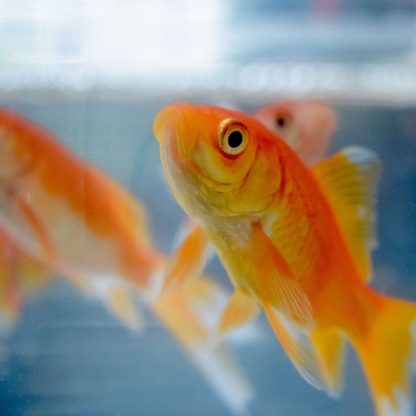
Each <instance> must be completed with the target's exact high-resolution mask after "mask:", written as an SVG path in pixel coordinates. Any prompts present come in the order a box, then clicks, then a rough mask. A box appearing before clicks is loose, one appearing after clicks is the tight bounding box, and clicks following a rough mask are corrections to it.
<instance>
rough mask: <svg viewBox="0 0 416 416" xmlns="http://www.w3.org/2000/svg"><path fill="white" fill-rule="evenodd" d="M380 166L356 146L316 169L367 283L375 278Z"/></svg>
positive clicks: (370, 154) (337, 154)
mask: <svg viewBox="0 0 416 416" xmlns="http://www.w3.org/2000/svg"><path fill="white" fill-rule="evenodd" d="M380 168H381V163H380V160H379V159H378V157H377V156H376V154H375V153H373V152H371V151H370V150H367V149H365V148H362V147H355V146H353V147H347V148H345V149H344V150H342V151H340V152H338V153H336V154H335V155H333V156H331V157H329V158H328V159H326V160H324V161H322V162H320V163H318V165H316V167H315V168H314V173H315V175H316V177H317V179H318V181H319V183H320V185H321V187H322V190H323V191H324V193H325V194H326V196H327V198H328V201H329V203H330V204H331V206H332V208H333V211H334V214H335V216H336V218H337V220H338V223H339V225H340V227H341V230H342V232H343V236H344V238H345V240H346V242H347V245H348V247H349V249H350V252H351V254H352V257H353V260H354V262H355V264H356V266H357V268H358V271H359V273H360V275H361V276H362V278H363V280H364V281H365V282H368V281H369V280H370V279H371V274H372V265H371V251H372V250H373V248H374V247H375V246H376V244H377V242H376V232H375V224H376V215H375V205H376V194H377V187H378V179H379V176H380Z"/></svg>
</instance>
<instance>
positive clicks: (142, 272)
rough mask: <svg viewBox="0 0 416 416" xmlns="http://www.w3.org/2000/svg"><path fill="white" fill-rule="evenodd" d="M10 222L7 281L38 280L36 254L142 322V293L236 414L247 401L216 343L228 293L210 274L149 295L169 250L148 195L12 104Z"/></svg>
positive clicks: (6, 169)
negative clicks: (160, 242)
mask: <svg viewBox="0 0 416 416" xmlns="http://www.w3.org/2000/svg"><path fill="white" fill-rule="evenodd" d="M0 224H1V226H2V227H4V229H5V230H6V232H7V234H8V235H9V236H10V238H11V240H10V239H8V240H5V242H7V243H9V242H10V241H13V242H14V245H13V246H12V247H13V258H12V257H10V256H9V257H7V258H6V260H7V261H6V262H5V264H4V267H3V269H1V268H0V272H1V271H4V272H5V273H6V274H5V276H6V277H7V278H6V279H3V280H4V281H5V282H6V283H7V284H9V283H8V280H7V279H9V280H10V279H11V278H13V280H12V281H13V282H19V281H20V282H22V281H26V282H27V284H29V283H30V282H31V281H32V280H34V279H37V278H38V276H37V275H36V274H34V273H30V271H29V270H28V267H29V265H28V266H25V264H26V263H25V262H28V261H29V258H33V259H34V261H35V262H36V265H38V263H39V267H40V268H41V269H40V271H39V273H41V271H42V270H43V272H45V273H46V271H49V273H50V274H51V275H52V276H53V275H56V274H57V273H59V274H61V275H63V276H64V277H66V278H67V279H69V280H71V281H72V282H74V283H75V284H76V285H77V286H78V287H79V288H80V289H81V290H82V291H84V292H86V293H88V294H90V295H93V296H96V297H99V298H102V299H103V300H104V301H105V302H106V304H107V306H108V307H109V309H110V310H111V311H112V312H113V313H114V314H115V315H116V316H117V317H119V318H120V319H121V320H122V321H123V322H124V323H125V324H126V325H128V326H129V327H131V328H135V329H137V328H138V327H139V326H140V324H141V319H142V318H141V316H140V313H139V311H138V309H137V305H136V303H135V298H136V297H137V294H139V295H140V298H141V299H143V298H145V300H146V302H145V303H147V305H148V307H149V308H150V309H151V311H152V312H154V313H155V315H156V316H157V317H158V318H159V319H160V320H161V322H162V323H163V324H164V325H165V326H166V327H167V328H168V329H169V330H170V331H171V332H172V334H173V335H174V336H175V338H176V339H177V340H178V341H179V342H180V344H181V345H182V346H183V348H184V350H185V351H186V352H187V354H188V355H189V356H190V357H191V359H192V360H193V362H194V363H195V364H196V365H197V366H198V368H199V369H200V370H201V371H202V373H203V374H204V376H205V377H206V378H207V380H208V382H209V383H210V384H211V386H212V387H213V388H214V389H215V390H216V391H217V392H218V393H219V394H220V395H221V397H222V398H223V400H224V401H225V403H226V404H227V405H228V406H229V407H230V408H231V409H232V410H233V411H235V412H236V413H240V412H242V411H243V410H244V409H245V407H246V406H247V404H248V402H249V400H250V399H251V397H252V389H251V386H250V385H249V383H248V382H247V381H246V379H245V377H244V376H243V374H242V373H241V371H240V370H239V368H238V367H237V366H236V364H235V363H234V361H233V360H232V357H231V355H230V353H229V352H228V351H227V350H226V348H225V347H219V346H213V345H209V339H210V338H211V336H210V333H211V332H212V331H211V324H210V323H209V322H208V321H207V319H206V309H207V307H209V308H211V309H212V313H214V314H215V311H220V310H221V308H222V306H223V304H224V302H223V303H221V302H220V303H218V302H214V301H215V300H216V299H217V298H221V299H224V298H225V297H226V294H225V291H224V290H223V289H222V288H221V287H220V286H219V285H218V284H216V283H215V281H214V280H212V279H210V278H208V277H204V278H203V280H201V283H199V282H198V281H195V283H192V284H190V285H189V288H187V289H186V290H184V291H183V292H181V293H169V294H166V295H164V296H161V297H154V296H148V295H149V292H150V291H151V290H153V289H152V286H154V285H155V284H156V283H157V277H158V273H159V271H160V270H162V269H163V268H164V267H165V264H166V260H167V257H166V255H165V254H163V253H161V252H159V251H157V250H155V249H154V247H153V246H152V244H151V237H150V231H149V229H148V226H147V221H146V212H145V210H144V208H143V207H142V206H141V204H140V203H139V201H137V200H136V199H135V198H133V196H131V195H130V194H129V193H128V192H127V191H126V190H124V189H123V188H122V187H121V186H119V185H118V184H117V183H116V182H114V181H112V180H111V179H110V178H109V177H108V176H106V175H105V174H104V173H103V172H101V171H99V170H98V169H97V168H95V167H93V166H92V165H91V164H88V163H86V162H84V161H82V160H81V159H79V158H77V157H76V156H75V155H74V154H73V153H71V152H70V151H69V150H68V149H67V148H65V147H64V146H62V145H61V144H60V143H59V142H58V141H57V140H56V138H55V137H54V136H53V135H52V134H50V133H48V132H46V131H45V130H44V129H42V128H40V127H38V126H37V125H35V124H34V123H32V122H30V121H28V120H25V119H24V118H23V117H21V116H19V115H17V114H15V113H13V112H11V111H8V110H6V109H1V110H0ZM0 237H1V234H0ZM0 243H1V241H0ZM0 247H1V246H0ZM1 248H3V247H1ZM19 262H20V263H19ZM15 264H16V265H17V266H18V267H15V266H14V265H15ZM0 266H1V265H0ZM42 267H43V269H42ZM183 272H184V273H186V272H187V268H186V267H185V268H184V269H183ZM155 281H156V283H155ZM0 289H1V288H0ZM134 289H137V290H134ZM6 290H8V291H9V293H10V291H11V289H10V290H9V289H6ZM1 293H2V292H1V291H0V294H1ZM7 298H8V299H9V297H7ZM0 300H1V299H0ZM227 385H229V386H233V388H234V390H233V391H231V390H230V389H226V388H225V387H224V386H227Z"/></svg>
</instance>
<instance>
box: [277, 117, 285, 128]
mask: <svg viewBox="0 0 416 416" xmlns="http://www.w3.org/2000/svg"><path fill="white" fill-rule="evenodd" d="M276 123H277V125H278V126H279V127H284V126H285V124H286V120H285V119H284V117H282V116H279V117H277V118H276Z"/></svg>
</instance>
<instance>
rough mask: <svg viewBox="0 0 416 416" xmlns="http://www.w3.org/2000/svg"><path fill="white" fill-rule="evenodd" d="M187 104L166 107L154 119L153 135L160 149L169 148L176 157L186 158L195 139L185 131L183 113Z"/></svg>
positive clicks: (190, 132) (190, 133)
mask: <svg viewBox="0 0 416 416" xmlns="http://www.w3.org/2000/svg"><path fill="white" fill-rule="evenodd" d="M188 107H189V104H186V103H176V104H171V105H168V106H166V107H164V108H162V110H160V111H159V113H158V114H157V115H156V117H155V121H154V123H153V134H154V136H155V138H156V140H157V141H158V142H159V144H160V146H161V148H163V147H164V148H171V149H172V150H173V151H174V153H175V156H176V157H179V158H186V157H188V156H189V155H190V154H191V152H192V149H193V148H194V145H195V142H196V137H195V135H194V134H192V131H185V112H186V110H187V108H188Z"/></svg>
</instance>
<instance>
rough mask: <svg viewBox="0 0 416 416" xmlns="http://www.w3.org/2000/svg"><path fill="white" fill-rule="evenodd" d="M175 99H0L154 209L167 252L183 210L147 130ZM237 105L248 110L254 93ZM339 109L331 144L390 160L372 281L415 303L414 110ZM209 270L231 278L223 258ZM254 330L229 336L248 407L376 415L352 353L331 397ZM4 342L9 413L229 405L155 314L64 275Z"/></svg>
mask: <svg viewBox="0 0 416 416" xmlns="http://www.w3.org/2000/svg"><path fill="white" fill-rule="evenodd" d="M176 98H179V97H176V96H175V97H163V98H158V99H152V100H150V99H149V100H143V99H142V100H141V99H139V98H137V99H136V100H125V101H123V100H113V101H111V100H104V99H100V97H99V95H98V94H97V95H96V96H93V97H92V98H91V99H89V100H76V99H70V98H68V97H61V98H60V97H55V98H53V99H47V100H44V99H41V100H33V99H22V98H21V96H20V97H19V98H18V99H17V98H13V96H9V97H7V98H1V97H0V104H1V105H4V106H7V107H10V108H13V109H15V110H17V111H19V112H21V113H23V114H24V115H25V116H27V117H29V118H32V119H33V120H36V121H38V122H39V123H41V124H42V125H43V126H45V127H47V128H49V129H50V130H51V131H53V132H54V133H55V134H56V135H57V136H59V137H61V138H62V139H63V140H64V141H65V142H66V143H67V144H68V146H69V147H70V148H71V149H72V150H73V151H74V152H76V153H78V154H80V155H82V156H83V157H84V158H86V159H88V160H89V161H91V162H93V163H95V164H97V165H98V166H100V167H102V168H103V169H105V170H106V171H107V172H108V173H110V174H111V175H112V176H113V177H115V178H116V179H117V180H118V181H119V182H120V183H122V184H123V185H124V186H126V187H127V188H129V189H130V190H131V191H132V192H133V193H134V194H135V195H137V196H139V197H140V199H141V200H142V201H144V203H145V205H146V207H147V208H148V209H149V212H150V213H151V214H150V215H151V225H152V231H153V235H154V240H155V244H156V246H157V247H158V248H160V249H162V250H165V251H168V250H170V249H171V247H172V239H173V236H174V233H175V231H176V229H177V227H178V225H179V223H180V222H181V220H182V219H183V218H184V215H183V213H182V211H181V209H180V208H179V207H178V206H177V204H176V202H175V201H174V200H173V198H172V197H171V195H170V194H169V191H168V189H167V186H166V185H165V183H164V180H163V177H162V174H161V170H160V163H159V156H158V146H157V143H156V141H155V140H153V139H152V133H151V128H152V120H153V117H154V115H155V114H156V112H157V110H158V109H159V108H160V107H161V106H163V105H164V104H165V103H167V102H170V101H172V100H173V99H176ZM219 98H220V97H219ZM194 99H195V100H201V97H198V96H195V97H194ZM237 104H238V105H239V106H241V107H242V108H244V109H247V110H250V109H252V108H253V102H251V101H242V102H240V103H237ZM336 109H337V111H338V114H339V119H340V123H339V129H338V131H337V133H336V136H335V138H334V141H333V146H332V150H336V149H339V148H342V147H343V146H345V145H349V144H360V145H364V146H367V147H369V148H371V149H373V150H374V151H376V152H377V153H378V154H379V155H380V157H381V159H382V161H383V175H382V180H381V188H380V193H379V205H378V218H379V220H378V221H379V222H378V235H379V243H380V245H379V248H378V250H377V251H376V252H375V255H374V261H375V276H376V278H375V281H374V287H376V288H377V289H378V290H379V291H381V292H385V293H388V294H391V295H397V296H400V297H403V298H406V299H412V300H415V299H416V280H415V275H416V261H415V256H414V253H415V252H416V238H415V235H416V121H415V120H416V111H415V110H414V109H413V108H389V107H388V106H387V107H386V106H385V107H375V106H374V107H368V106H360V107H358V106H355V105H350V106H347V105H345V104H344V105H339V104H338V105H337V106H336ZM209 268H210V270H211V271H212V272H213V273H215V275H216V276H218V277H219V278H220V279H222V281H224V282H226V278H225V275H224V272H223V271H222V269H221V267H220V265H219V264H218V262H216V261H214V262H213V263H212V264H211V265H210V267H209ZM258 328H259V329H258V332H259V334H258V337H257V338H255V339H252V340H249V341H248V342H246V343H238V342H232V343H230V347H231V349H232V350H233V352H234V353H235V355H236V357H237V358H238V360H239V362H240V363H241V365H242V367H243V368H244V370H245V371H246V373H247V374H248V376H249V378H250V380H251V381H252V383H253V385H254V386H255V388H256V390H257V396H256V399H255V400H254V401H253V403H252V405H251V406H250V411H251V413H252V414H253V415H269V414H275V415H283V416H285V415H295V416H296V415H303V414H307V415H311V416H315V415H316V416H318V415H320V416H321V415H333V416H343V415H345V416H347V415H351V414H354V413H355V414H363V415H369V414H371V402H370V398H369V395H368V392H367V388H366V384H365V381H364V378H363V375H362V372H361V369H360V366H359V364H358V362H357V359H356V358H355V356H354V354H353V353H352V351H349V353H348V357H347V361H346V385H345V391H344V394H343V395H342V397H341V398H340V399H339V400H332V399H329V398H328V397H326V396H325V394H324V393H322V392H318V391H315V390H314V389H313V388H312V387H310V386H309V385H308V384H306V383H305V382H304V381H303V380H302V379H301V377H300V376H299V375H298V373H297V372H296V371H295V370H294V369H293V367H292V365H291V364H290V363H289V361H288V359H287V358H286V357H285V355H284V353H283V351H282V350H281V348H280V346H279V344H278V342H277V341H276V340H275V339H274V336H273V335H272V333H271V330H270V329H269V328H268V326H267V324H266V323H265V321H264V319H263V318H262V317H261V318H260V319H258ZM4 346H5V348H6V351H5V352H4V357H5V358H4V362H3V363H2V367H1V371H2V375H1V379H0V392H1V393H0V409H1V412H0V414H2V415H3V414H5V415H168V414H169V415H171V414H178V415H194V414H195V413H196V412H197V413H198V414H200V415H213V414H215V415H227V414H229V411H228V409H227V408H226V407H225V406H224V405H223V403H222V402H221V401H220V400H219V399H218V398H217V396H215V394H214V393H213V392H212V390H211V389H210V388H209V386H208V385H207V384H206V383H205V382H204V380H203V378H202V377H201V376H200V374H199V373H198V371H197V370H196V369H195V368H194V367H193V366H192V365H191V364H190V363H189V362H188V361H187V359H186V357H185V356H184V354H183V353H182V351H181V350H180V348H179V347H178V346H177V344H176V343H175V342H174V341H173V340H172V338H171V337H170V335H169V334H168V333H167V332H166V330H165V329H163V327H162V326H161V324H160V323H159V322H158V321H157V320H155V319H154V318H152V317H151V316H148V328H147V330H146V332H144V333H143V334H133V333H131V332H129V331H128V330H127V329H125V328H124V327H123V326H121V324H119V323H118V321H117V320H115V319H114V318H113V317H112V316H111V315H110V314H109V313H108V312H107V311H106V309H105V308H104V307H103V306H102V305H101V304H100V302H98V301H94V300H91V299H88V298H87V297H85V296H83V295H81V294H80V293H79V292H78V291H77V290H76V289H75V288H74V287H72V286H71V285H70V284H69V283H68V282H66V281H64V280H62V279H57V280H56V281H54V282H53V283H52V284H51V285H50V286H49V287H48V288H47V289H46V290H45V291H43V292H42V293H39V294H38V295H36V296H34V297H33V298H31V299H29V301H28V302H27V303H26V304H25V305H24V310H23V314H22V318H21V321H20V323H19V324H18V326H17V327H16V329H15V331H14V332H13V333H11V334H10V336H9V338H8V339H7V340H6V341H5V342H4Z"/></svg>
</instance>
